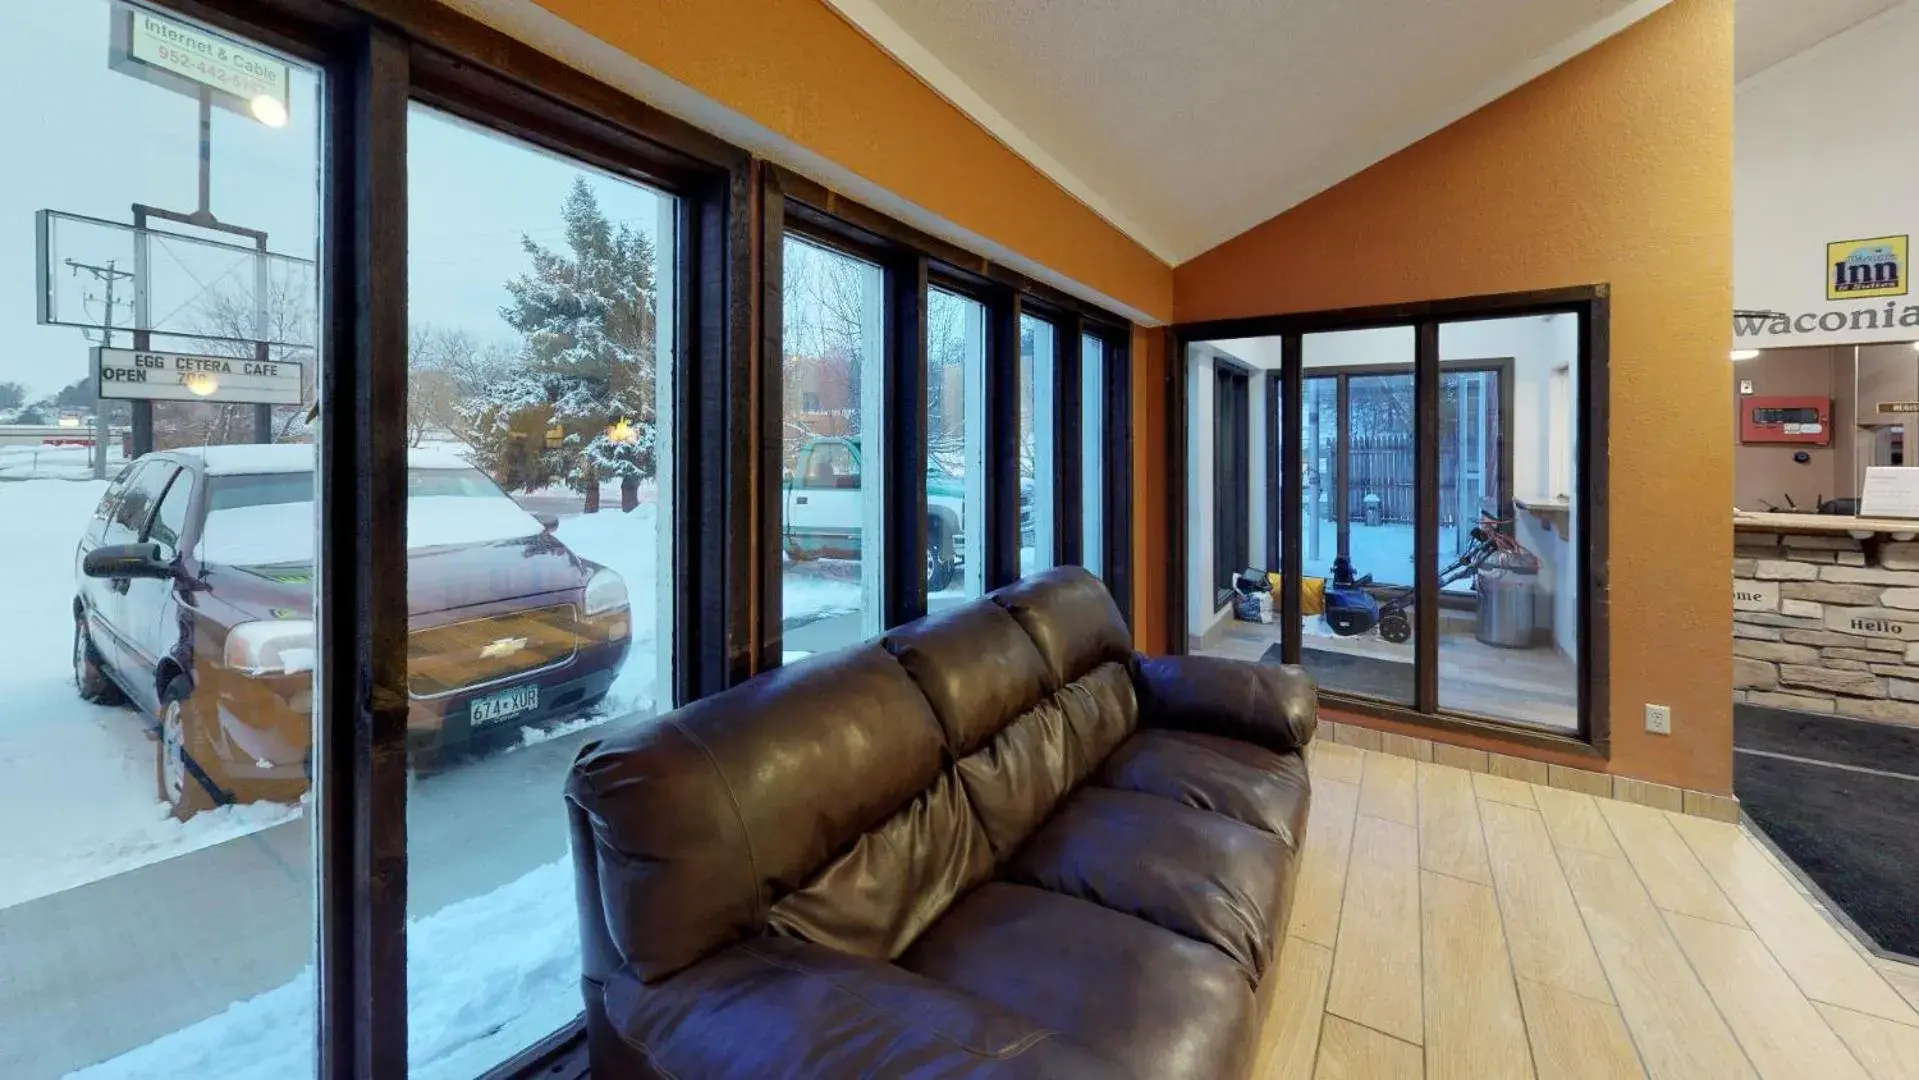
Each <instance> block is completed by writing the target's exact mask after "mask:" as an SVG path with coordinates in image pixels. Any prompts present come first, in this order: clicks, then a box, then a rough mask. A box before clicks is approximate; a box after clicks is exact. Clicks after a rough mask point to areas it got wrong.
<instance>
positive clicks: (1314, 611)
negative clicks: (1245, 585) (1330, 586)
mask: <svg viewBox="0 0 1919 1080" xmlns="http://www.w3.org/2000/svg"><path fill="white" fill-rule="evenodd" d="M1266 580H1267V582H1268V583H1270V584H1271V585H1272V587H1273V608H1274V610H1278V609H1279V605H1280V602H1281V587H1282V586H1283V585H1284V584H1285V581H1286V578H1285V577H1284V576H1283V575H1281V574H1278V573H1271V574H1267V575H1266ZM1325 610H1326V579H1325V578H1323V577H1303V578H1300V579H1299V613H1300V614H1301V615H1319V614H1321V613H1323V612H1325Z"/></svg>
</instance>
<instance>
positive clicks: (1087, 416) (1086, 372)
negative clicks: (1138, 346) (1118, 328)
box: [1079, 334, 1106, 574]
mask: <svg viewBox="0 0 1919 1080" xmlns="http://www.w3.org/2000/svg"><path fill="white" fill-rule="evenodd" d="M1079 355H1080V385H1081V387H1082V389H1081V391H1080V421H1079V425H1080V450H1079V460H1080V504H1079V505H1080V523H1081V526H1082V528H1083V533H1084V534H1083V535H1082V536H1081V538H1080V565H1082V566H1084V567H1086V569H1088V570H1091V571H1092V572H1093V573H1095V574H1102V573H1104V572H1105V571H1104V569H1103V567H1104V565H1105V554H1106V553H1105V551H1104V547H1105V544H1106V518H1105V514H1106V428H1105V424H1106V344H1105V343H1104V342H1102V341H1101V340H1100V339H1098V338H1096V337H1094V336H1093V335H1091V334H1087V335H1086V336H1084V337H1082V338H1081V339H1080V346H1079Z"/></svg>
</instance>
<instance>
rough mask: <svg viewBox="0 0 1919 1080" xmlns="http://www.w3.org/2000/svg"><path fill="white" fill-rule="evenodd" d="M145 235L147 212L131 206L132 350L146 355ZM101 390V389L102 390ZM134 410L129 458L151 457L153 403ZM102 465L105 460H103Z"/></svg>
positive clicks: (148, 343)
mask: <svg viewBox="0 0 1919 1080" xmlns="http://www.w3.org/2000/svg"><path fill="white" fill-rule="evenodd" d="M151 240H152V236H151V234H149V233H148V232H147V208H146V207H145V206H142V205H141V204H139V203H134V204H133V348H134V351H136V352H145V351H146V350H148V349H151V348H152V347H153V332H152V331H151V330H149V329H148V327H150V326H152V325H153V323H152V318H151V316H152V312H151V311H150V310H149V308H150V307H151V304H152V298H151V297H150V296H149V295H148V294H147V270H148V268H149V266H150V265H151V258H150V253H149V251H148V246H149V243H150V242H151ZM102 388H103V389H104V387H102ZM132 408H133V448H132V450H133V452H132V453H131V454H130V455H129V456H130V457H136V458H137V457H139V456H141V455H142V454H151V453H153V402H151V401H135V402H133V405H132ZM101 460H102V463H103V464H104V463H105V459H104V458H102V459H101Z"/></svg>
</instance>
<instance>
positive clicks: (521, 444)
mask: <svg viewBox="0 0 1919 1080" xmlns="http://www.w3.org/2000/svg"><path fill="white" fill-rule="evenodd" d="M407 140H408V147H407V151H408V184H409V195H410V199H409V215H408V218H409V230H408V255H407V277H408V295H407V316H408V323H409V327H410V335H411V340H410V345H409V349H408V355H407V403H406V404H407V409H406V416H407V435H408V444H409V447H410V449H409V451H408V455H407V464H406V469H407V476H406V491H407V538H406V540H407V551H408V555H407V576H408V583H407V592H408V599H409V606H410V608H411V612H412V615H411V625H410V629H409V635H408V641H407V678H408V691H409V696H410V698H411V701H410V708H409V715H408V725H407V727H408V730H407V744H408V759H409V764H410V768H411V784H410V787H409V794H408V799H407V829H408V844H407V850H408V871H409V873H408V883H407V902H408V922H409V926H408V930H407V948H408V957H407V971H408V980H409V986H408V999H409V1009H408V1023H409V1047H410V1050H409V1063H410V1066H411V1071H412V1075H413V1076H416V1077H435V1078H446V1080H455V1078H466V1077H471V1076H474V1075H477V1074H479V1073H482V1072H485V1071H486V1070H487V1069H490V1068H492V1067H493V1066H494V1065H497V1064H499V1063H500V1062H502V1061H504V1060H506V1059H507V1058H508V1057H511V1056H512V1055H513V1054H515V1053H518V1052H519V1051H520V1050H521V1049H523V1048H524V1047H526V1046H528V1045H530V1044H532V1043H534V1042H537V1041H538V1040H539V1039H541V1038H542V1037H543V1036H545V1035H546V1034H548V1033H550V1032H552V1031H554V1030H556V1029H558V1028H560V1027H562V1026H564V1025H565V1024H566V1023H567V1022H569V1021H570V1020H571V1019H572V1018H573V1017H574V1016H575V1015H577V1014H578V1013H579V1011H580V989H579V972H580V960H579V939H578V930H577V922H576V918H577V916H576V912H575V910H574V905H573V901H572V890H573V885H572V868H571V862H570V859H569V856H568V852H567V838H566V826H565V817H564V815H563V814H561V813H560V812H559V804H558V792H559V791H560V788H561V784H562V778H563V776H564V774H565V771H566V767H567V765H568V764H569V763H570V762H571V761H572V759H573V757H574V754H575V752H576V751H577V750H578V748H579V746H580V744H581V743H582V742H584V741H586V740H587V739H589V738H592V737H594V729H595V728H598V727H600V726H601V725H605V724H608V723H614V722H630V721H633V720H635V719H640V718H644V717H647V716H650V715H652V714H654V713H655V712H657V711H660V710H662V709H664V708H667V707H670V706H671V704H672V702H671V700H670V694H671V690H670V688H671V686H672V681H671V677H670V676H671V672H672V649H671V641H672V635H671V633H670V632H669V629H668V628H669V627H670V626H671V625H672V623H671V619H670V611H668V610H667V604H668V601H669V599H670V597H671V596H672V593H673V588H672V583H673V565H674V561H673V559H672V557H671V553H672V551H673V546H672V542H671V536H672V532H671V517H672V506H671V495H670V493H671V491H672V482H671V478H672V475H673V460H672V453H671V450H672V446H673V439H672V438H671V437H670V435H669V433H670V432H671V431H672V430H673V424H672V403H673V385H674V366H673V363H672V357H673V341H672V327H673V322H674V320H673V319H672V318H671V317H669V315H670V311H671V308H670V307H668V306H667V302H666V301H665V300H664V299H663V298H664V297H665V296H666V294H667V293H668V291H669V289H670V283H671V282H672V280H673V278H674V276H675V266H676V261H675V251H676V250H677V249H678V236H677V235H676V228H675V215H676V212H677V210H676V204H675V201H674V200H673V199H672V198H670V197H668V196H665V195H662V194H660V193H659V192H656V191H653V190H651V189H649V188H645V187H642V186H640V185H637V184H635V183H632V182H630V181H627V180H624V179H619V178H616V177H613V176H610V175H607V174H604V173H601V172H598V171H595V170H592V169H589V168H586V167H584V166H582V165H579V164H577V163H575V162H573V161H571V160H568V159H565V158H562V157H559V156H557V155H555V154H552V153H549V152H547V151H545V150H543V149H539V148H536V147H534V146H532V145H530V144H527V143H523V142H520V141H517V140H514V139H510V138H507V137H505V136H502V135H499V134H495V133H493V132H491V131H489V130H486V129H484V128H481V127H478V126H475V125H472V124H470V123H467V122H466V121H464V120H460V119H456V118H454V117H452V116H450V115H448V114H446V113H442V112H437V111H434V110H432V109H428V108H426V107H424V106H419V105H416V106H414V107H413V108H412V109H411V110H410V113H409V116H408V126H407ZM475 176H485V177H487V178H488V182H487V183H485V184H479V185H476V184H473V183H472V182H471V178H472V177H475ZM843 471H844V470H843V469H842V470H839V472H843ZM834 474H835V475H837V474H838V472H835V473H834ZM476 942H485V943H487V944H486V945H485V947H483V948H476V947H475V943H476Z"/></svg>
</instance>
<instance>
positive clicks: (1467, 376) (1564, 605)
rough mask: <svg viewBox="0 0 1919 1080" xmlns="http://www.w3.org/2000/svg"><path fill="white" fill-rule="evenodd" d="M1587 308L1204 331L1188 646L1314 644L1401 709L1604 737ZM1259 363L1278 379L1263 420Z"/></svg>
mask: <svg viewBox="0 0 1919 1080" xmlns="http://www.w3.org/2000/svg"><path fill="white" fill-rule="evenodd" d="M1581 318H1582V316H1581V315H1580V314H1579V313H1578V312H1577V311H1562V312H1557V313H1540V314H1529V315H1523V316H1514V317H1506V318H1483V319H1457V320H1454V321H1450V322H1433V323H1429V324H1427V326H1426V328H1425V329H1426V331H1427V332H1428V333H1430V334H1431V335H1432V337H1431V338H1429V339H1423V340H1427V341H1429V343H1430V353H1429V354H1428V355H1416V354H1417V353H1418V343H1419V341H1421V340H1422V339H1421V338H1420V336H1419V335H1420V328H1419V327H1415V326H1412V325H1399V326H1384V327H1371V328H1355V329H1350V330H1332V331H1323V332H1315V333H1303V334H1300V335H1298V336H1297V337H1296V338H1294V337H1288V336H1286V335H1283V334H1282V335H1277V336H1272V337H1263V338H1245V339H1235V340H1230V341H1205V342H1194V343H1190V344H1189V345H1188V346H1187V350H1186V352H1187V356H1186V365H1187V371H1186V376H1187V395H1188V401H1187V410H1186V423H1187V459H1188V462H1189V477H1188V486H1187V492H1188V495H1187V499H1188V503H1187V513H1188V534H1187V551H1188V561H1189V568H1188V576H1187V580H1186V582H1185V593H1186V598H1187V606H1188V610H1187V613H1186V618H1187V626H1188V635H1189V637H1188V642H1187V644H1188V647H1189V648H1190V649H1191V650H1193V651H1197V652H1206V653H1214V654H1220V655H1228V656H1237V657H1241V658H1245V659H1263V660H1266V661H1269V662H1273V663H1279V662H1284V661H1286V660H1288V659H1295V660H1296V662H1298V663H1301V664H1303V665H1304V666H1305V667H1306V668H1307V670H1309V671H1310V672H1312V673H1313V675H1314V676H1315V677H1316V678H1317V679H1318V681H1319V684H1320V686H1321V687H1322V688H1323V689H1325V690H1328V691H1331V692H1333V693H1337V694H1341V695H1346V696H1350V697H1354V698H1361V699H1368V700H1370V701H1372V702H1375V703H1378V704H1381V705H1387V706H1393V707H1396V708H1398V709H1413V710H1416V711H1421V712H1425V713H1444V714H1448V715H1453V716H1462V717H1468V718H1483V719H1489V720H1495V721H1499V722H1502V723H1507V724H1514V725H1519V726H1524V727H1528V728H1533V729H1537V730H1543V731H1547V732H1553V733H1560V734H1584V733H1585V730H1584V729H1582V727H1581V707H1582V702H1581V688H1580V677H1579V663H1580V660H1579V656H1580V640H1579V639H1580V634H1581V629H1580V628H1581V620H1582V618H1584V615H1583V614H1582V605H1581V596H1580V568H1579V547H1580V543H1581V540H1580V529H1581V526H1580V518H1581V507H1580V506H1579V505H1578V500H1577V487H1576V478H1577V476H1578V475H1579V466H1580V460H1579V455H1580V447H1579V445H1578V430H1577V425H1576V424H1575V422H1574V421H1575V420H1576V419H1577V418H1578V416H1579V412H1580V405H1579V402H1578V401H1576V400H1574V395H1575V393H1576V392H1575V389H1574V388H1575V387H1578V386H1581V385H1583V384H1582V382H1581V373H1580V371H1579V367H1580V364H1581V352H1580V349H1581V345H1580V325H1581ZM1289 344H1293V345H1294V346H1295V348H1296V349H1297V353H1296V354H1293V355H1296V356H1297V359H1296V360H1294V361H1288V360H1287V356H1288V355H1289V350H1288V347H1287V346H1288V345H1289ZM1289 362H1290V363H1294V364H1296V367H1294V368H1292V369H1290V370H1289V369H1288V366H1287V365H1288V363H1289ZM1421 363H1425V364H1429V365H1431V368H1430V370H1426V369H1422V368H1420V367H1419V365H1420V364H1421ZM1246 372H1252V373H1255V374H1257V375H1259V377H1261V378H1263V379H1264V380H1265V383H1266V386H1267V392H1266V394H1265V395H1263V397H1256V398H1255V408H1254V409H1253V413H1254V415H1253V417H1252V419H1251V420H1250V422H1242V420H1241V412H1242V408H1243V406H1242V404H1241V394H1240V391H1239V381H1240V379H1241V378H1242V377H1243V373H1246ZM1289 387H1297V398H1298V405H1297V407H1294V406H1293V405H1292V404H1291V401H1290V400H1289V399H1290V398H1291V396H1292V395H1290V394H1289V393H1288V390H1289ZM1422 394H1425V395H1430V396H1429V397H1428V398H1426V399H1425V400H1424V402H1423V405H1424V408H1425V409H1428V410H1430V412H1427V413H1426V415H1427V416H1428V417H1429V420H1428V423H1429V424H1430V425H1431V427H1430V430H1427V429H1422V427H1421V424H1420V422H1419V419H1418V417H1419V416H1420V415H1421V412H1422V399H1421V395H1422ZM1261 405H1263V408H1261V407H1259V406H1261ZM1295 433H1296V435H1297V438H1298V440H1299V459H1298V460H1297V461H1288V460H1287V459H1286V456H1285V454H1284V453H1283V452H1282V448H1283V446H1284V445H1285V443H1286V441H1287V436H1288V435H1289V434H1295ZM1247 462H1250V463H1251V475H1246V474H1244V473H1242V471H1241V470H1242V468H1243V466H1244V463H1247ZM1289 466H1290V467H1289ZM1426 469H1430V470H1431V471H1430V473H1428V472H1426V471H1425V470H1426ZM1295 478H1296V480H1297V484H1298V488H1297V493H1296V494H1294V492H1293V491H1291V490H1289V488H1288V484H1290V483H1293V482H1294V479H1295ZM1242 491H1244V492H1247V493H1249V495H1250V498H1251V500H1252V503H1253V509H1252V512H1251V513H1250V515H1247V516H1245V517H1242V516H1241V515H1240V513H1239V512H1238V509H1237V507H1236V506H1235V505H1234V503H1235V501H1236V500H1237V498H1238V497H1239V495H1240V494H1241V492H1242ZM1294 529H1296V530H1297V531H1296V532H1294V531H1292V530H1294ZM1289 541H1290V544H1289ZM1289 547H1290V548H1291V551H1290V552H1289ZM1249 553H1250V554H1249ZM1288 557H1296V558H1297V559H1298V564H1297V565H1298V568H1299V580H1298V582H1297V585H1296V588H1297V594H1296V595H1297V601H1298V604H1299V611H1300V618H1299V620H1298V622H1297V624H1296V625H1293V626H1285V625H1281V624H1280V622H1279V617H1278V616H1279V613H1280V612H1281V611H1282V610H1283V609H1284V607H1285V604H1286V601H1287V594H1288V591H1289V587H1292V586H1293V583H1291V582H1288V581H1286V579H1285V575H1284V571H1285V565H1284V564H1285V561H1286V559H1287V558H1288ZM1422 557H1423V558H1426V559H1428V560H1429V561H1428V562H1427V563H1426V564H1423V565H1421V564H1419V563H1418V560H1419V559H1420V558H1422ZM1247 562H1250V563H1251V564H1252V565H1250V566H1242V565H1241V564H1242V563H1247ZM1261 563H1264V564H1265V565H1259V564H1261ZM1249 570H1250V571H1251V572H1246V571H1249ZM1422 633H1424V634H1425V635H1426V638H1425V639H1422V637H1421V635H1422ZM1422 665H1423V666H1422Z"/></svg>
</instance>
